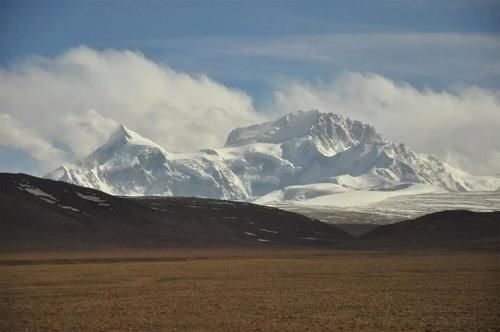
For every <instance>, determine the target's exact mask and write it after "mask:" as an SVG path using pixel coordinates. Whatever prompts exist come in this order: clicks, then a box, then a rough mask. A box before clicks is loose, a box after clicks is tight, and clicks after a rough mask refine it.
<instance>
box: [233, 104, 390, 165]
mask: <svg viewBox="0 0 500 332" xmlns="http://www.w3.org/2000/svg"><path fill="white" fill-rule="evenodd" d="M252 143H275V144H279V143H286V144H287V145H288V146H296V147H297V146H304V145H305V144H309V145H312V146H315V147H316V148H317V150H318V152H320V153H321V154H323V155H326V156H333V155H335V154H336V153H338V152H341V151H345V150H346V149H348V148H350V147H351V146H354V145H357V144H382V143H385V140H384V139H383V138H382V135H380V134H379V133H378V132H377V131H376V130H375V128H373V127H372V126H371V125H369V124H366V123H363V122H361V121H354V120H351V119H349V118H347V117H344V116H342V115H339V114H334V113H321V112H320V111H318V110H311V111H297V112H292V113H289V114H287V115H285V116H283V117H281V118H279V119H278V120H276V121H271V122H265V123H262V124H257V125H253V126H250V127H246V128H237V129H234V130H233V131H231V133H230V134H229V136H228V139H227V142H226V146H240V145H245V144H252Z"/></svg>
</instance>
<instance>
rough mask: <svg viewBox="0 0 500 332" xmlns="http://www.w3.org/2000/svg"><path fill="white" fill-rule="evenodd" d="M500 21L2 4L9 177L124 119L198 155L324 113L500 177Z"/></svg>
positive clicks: (457, 7) (176, 5)
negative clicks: (298, 116)
mask: <svg viewBox="0 0 500 332" xmlns="http://www.w3.org/2000/svg"><path fill="white" fill-rule="evenodd" d="M498 22H500V2H499V1H486V0H485V1H481V0H475V1H473V0H471V1H462V0H455V1H402V0H401V1H396V0H392V1H92V0H90V1H64V2H62V1H40V0H37V1H22V0H21V1H19V0H16V1H5V0H0V120H1V122H0V171H11V172H28V173H32V174H37V175H41V174H44V173H45V172H47V171H49V170H51V169H52V168H54V167H57V166H58V165H60V164H62V163H66V162H71V161H72V160H74V159H76V158H81V157H83V156H85V155H86V154H88V153H90V152H91V151H92V150H93V149H95V148H96V147H97V146H99V144H102V143H103V141H105V139H106V137H107V136H108V135H109V134H110V132H111V131H112V130H113V128H115V127H116V125H117V124H118V123H123V124H125V125H126V126H128V127H130V128H131V129H133V130H136V131H138V132H139V133H141V134H142V135H144V136H146V137H148V138H151V139H152V140H154V141H156V142H158V143H159V144H161V145H162V146H163V147H164V148H165V149H167V151H190V150H196V149H200V148H205V147H218V146H222V145H223V144H224V141H225V138H226V136H227V134H228V133H229V131H230V130H231V129H233V128H234V127H238V126H245V125H248V124H253V123H256V122H260V121H265V120H269V119H274V118H276V117H277V116H280V115H282V114H284V113H286V112H290V111H295V110H298V109H320V110H321V111H325V112H337V113H341V114H344V115H347V116H349V117H351V118H353V119H359V120H363V121H367V122H370V123H371V124H373V125H374V126H375V127H376V128H377V129H378V130H379V131H380V132H382V134H383V135H384V136H385V137H386V138H388V139H390V140H392V141H396V142H404V143H407V144H409V145H410V147H412V148H413V149H415V150H416V151H419V152H425V153H432V154H435V155H436V156H438V157H439V158H441V159H443V160H444V161H447V162H450V163H452V164H454V165H456V166H459V167H461V168H463V169H465V170H466V171H468V172H471V173H473V174H496V173H500V139H498V133H499V132H500V23H498ZM214 123H217V125H214Z"/></svg>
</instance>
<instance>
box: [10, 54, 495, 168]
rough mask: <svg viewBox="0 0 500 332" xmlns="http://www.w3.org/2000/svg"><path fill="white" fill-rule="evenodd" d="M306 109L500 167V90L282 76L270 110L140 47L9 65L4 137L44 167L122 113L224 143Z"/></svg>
mask: <svg viewBox="0 0 500 332" xmlns="http://www.w3.org/2000/svg"><path fill="white" fill-rule="evenodd" d="M298 109H303V110H308V109H320V110H321V111H325V112H336V113H341V114H344V115H347V116H349V117H351V118H353V119H359V120H363V121H366V122H369V123H371V124H373V125H374V126H375V127H376V128H377V129H378V130H379V131H380V132H381V133H383V134H384V135H385V136H386V138H388V139H390V140H392V141H395V142H404V143H407V144H409V145H410V146H411V147H412V148H414V149H416V150H417V151H421V152H427V153H433V154H435V155H437V156H438V157H440V158H442V159H443V160H445V161H449V162H451V163H452V164H455V165H458V166H461V167H462V168H464V169H465V170H467V171H469V172H471V173H473V174H495V173H499V172H500V139H499V135H500V92H499V90H489V89H482V88H478V87H473V86H461V87H456V88H454V89H451V90H449V91H437V90H432V89H417V88H415V87H413V86H411V85H409V84H407V83H403V82H396V81H393V80H391V79H388V78H386V77H384V76H380V75H377V74H371V73H367V74H362V73H345V74H342V75H340V76H338V77H337V78H336V79H335V80H333V81H331V82H321V81H320V82H315V83H311V82H299V81H293V80H286V81H282V82H281V83H278V84H277V85H276V87H275V91H274V100H273V102H272V103H271V105H269V110H267V111H266V112H260V113H259V112H256V111H255V110H254V108H253V106H252V99H251V98H250V97H249V96H248V95H247V94H246V93H245V92H242V91H239V90H236V89H232V88H230V87H227V86H224V85H222V84H220V83H217V82H215V81H214V80H212V79H210V78H208V77H207V76H204V75H190V74H186V73H183V72H179V71H175V70H173V69H172V68H170V67H168V66H166V65H162V64H159V63H156V62H153V61H151V60H149V59H147V58H145V57H144V56H143V55H142V54H141V53H138V52H132V51H119V50H105V51H96V50H93V49H89V48H86V47H79V48H76V49H71V50H69V51H68V52H66V53H64V54H62V55H61V56H58V57H55V58H50V59H48V58H39V57H38V58H31V59H29V60H27V61H24V62H20V63H17V64H16V65H14V66H12V67H10V68H6V69H3V70H0V147H1V146H6V147H10V148H16V149H20V150H22V151H25V152H26V153H28V154H29V155H30V156H32V157H33V158H36V159H37V160H39V161H40V165H41V167H40V172H44V171H47V170H50V169H51V168H53V167H56V166H58V165H60V164H61V163H64V162H68V161H72V160H73V159H75V158H78V157H82V156H84V155H87V154H88V153H90V152H91V151H92V150H93V149H95V148H96V147H97V146H98V145H100V144H102V143H103V142H104V141H105V140H106V138H107V137H108V136H109V134H110V132H111V131H112V130H114V128H115V127H116V125H117V124H118V123H123V124H125V125H126V126H128V127H130V128H131V129H133V130H136V131H138V132H139V133H141V134H142V135H144V136H146V137H148V138H150V139H152V140H153V141H155V142H158V143H159V144H160V145H162V146H163V147H165V149H167V150H168V151H192V150H197V149H200V148H205V147H218V146H222V145H223V144H224V141H225V139H226V136H227V134H228V132H229V131H230V130H231V129H233V128H235V127H238V126H245V125H249V124H252V123H256V122H259V121H264V120H266V119H270V118H274V117H276V116H278V115H280V114H282V113H284V112H290V111H295V110H298Z"/></svg>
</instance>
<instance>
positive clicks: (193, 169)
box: [46, 110, 500, 205]
mask: <svg viewBox="0 0 500 332" xmlns="http://www.w3.org/2000/svg"><path fill="white" fill-rule="evenodd" d="M46 177H47V178H49V179H54V180H61V181H65V182H69V183H73V184H76V185H80V186H84V187H89V188H94V189H97V190H101V191H104V192H107V193H109V194H114V195H125V196H196V197H206V198H217V199H225V200H240V201H253V202H256V203H261V204H270V203H275V202H302V203H304V202H314V203H315V204H321V205H329V204H330V203H331V201H335V199H336V197H340V196H339V194H344V195H345V194H346V193H347V194H351V193H373V192H378V193H390V194H391V195H394V194H411V193H422V192H436V191H437V192H443V191H445V192H446V191H492V190H498V189H499V188H500V179H499V178H496V177H484V176H481V177H479V176H472V175H470V174H467V173H466V172H464V171H462V170H460V169H458V168H455V167H452V166H450V165H448V164H447V163H445V162H442V161H440V160H439V159H437V158H436V157H434V156H431V155H428V154H424V153H417V152H415V151H412V150H411V149H410V148H409V147H408V146H406V145H405V144H396V143H393V142H390V141H388V140H386V139H384V138H383V136H382V135H381V134H380V133H379V132H377V130H376V129H375V128H374V127H373V126H371V125H369V124H367V123H363V122H360V121H356V120H351V119H349V118H347V117H344V116H341V115H338V114H334V113H323V112H320V111H317V110H312V111H298V112H293V113H289V114H287V115H285V116H283V117H281V118H279V119H277V120H275V121H270V122H265V123H261V124H256V125H252V126H248V127H244V128H236V129H234V130H232V131H231V132H230V134H229V135H228V138H227V141H226V144H225V146H224V147H222V148H214V149H203V150H200V151H197V152H193V153H172V152H168V151H166V150H165V149H163V148H162V147H161V146H159V145H158V144H156V143H154V142H152V141H151V140H149V139H147V138H144V137H142V136H141V135H140V134H138V133H136V132H134V131H132V130H130V129H128V128H126V127H125V126H123V125H120V126H119V127H118V128H117V130H116V131H115V132H113V133H112V134H111V135H110V137H109V139H108V140H107V142H105V143H104V144H103V145H102V146H100V147H99V148H97V149H96V150H95V151H94V152H93V153H91V154H90V155H89V156H87V157H85V158H83V159H81V160H78V161H76V162H75V163H73V164H71V165H64V166H61V167H60V168H58V169H56V170H54V171H53V172H51V173H50V174H48V175H47V176H46ZM355 196H356V195H355ZM358 196H359V195H358ZM358 196H356V197H358ZM353 197H354V196H353ZM354 199H356V198H354Z"/></svg>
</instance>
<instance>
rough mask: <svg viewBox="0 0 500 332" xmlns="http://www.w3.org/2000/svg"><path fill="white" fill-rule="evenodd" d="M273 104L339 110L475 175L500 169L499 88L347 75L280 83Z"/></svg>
mask: <svg viewBox="0 0 500 332" xmlns="http://www.w3.org/2000/svg"><path fill="white" fill-rule="evenodd" d="M272 108H274V109H278V110H280V111H281V112H288V111H290V110H295V109H311V108H316V109H320V110H322V111H328V112H335V113H341V114H344V115H347V116H349V117H351V118H353V119H358V120H362V121H366V122H368V123H371V124H373V125H374V126H375V127H376V128H377V129H378V130H379V131H380V132H381V133H382V134H384V135H385V137H386V138H387V139H390V140H392V141H395V142H403V143H407V144H408V145H410V147H412V148H414V149H415V150H417V151H420V152H426V153H432V154H435V155H437V156H438V157H440V158H441V159H443V160H445V161H448V162H450V163H451V164H454V165H457V166H460V167H462V168H464V169H465V170H467V171H469V172H471V173H473V174H496V173H499V172H500V91H498V90H488V89H481V88H478V87H466V86H462V87H456V88H454V89H453V90H452V91H435V90H431V89H425V90H420V89H416V88H415V87H413V86H411V85H409V84H406V83H401V82H395V81H393V80H390V79H388V78H386V77H383V76H380V75H376V74H371V73H368V74H361V73H345V74H343V75H340V76H339V77H338V78H337V79H336V80H334V81H332V82H328V83H325V82H319V83H314V84H313V83H308V82H285V83H282V84H280V86H279V87H278V88H277V89H276V91H275V93H274V105H272Z"/></svg>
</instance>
